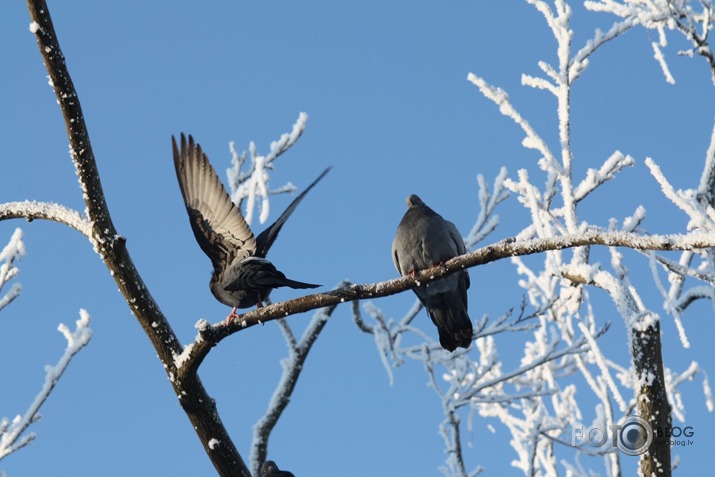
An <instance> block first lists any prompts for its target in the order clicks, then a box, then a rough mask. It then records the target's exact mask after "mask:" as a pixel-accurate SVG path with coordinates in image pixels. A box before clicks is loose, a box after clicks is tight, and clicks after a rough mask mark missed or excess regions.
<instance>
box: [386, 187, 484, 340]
mask: <svg viewBox="0 0 715 477" xmlns="http://www.w3.org/2000/svg"><path fill="white" fill-rule="evenodd" d="M466 251H467V250H466V248H465V246H464V240H462V236H461V235H460V234H459V231H458V230H457V227H455V225H454V224H453V223H452V222H450V221H448V220H444V219H443V218H442V216H441V215H439V214H438V213H437V212H435V211H434V210H432V209H430V208H429V207H427V206H426V205H425V203H424V202H422V199H420V198H419V197H417V196H416V195H414V194H413V195H410V196H409V197H407V212H405V215H404V216H403V217H402V220H401V221H400V225H399V226H398V227H397V235H396V236H395V240H393V242H392V260H393V262H394V263H395V268H397V271H398V272H400V275H402V276H407V275H410V276H414V275H415V273H417V272H418V271H420V270H423V269H425V268H430V267H432V266H434V265H437V264H440V263H443V262H446V261H447V260H449V259H450V258H452V257H456V256H457V255H462V254H464V253H466ZM467 288H469V274H468V273H467V271H466V270H463V271H460V272H457V273H453V274H452V275H449V276H447V277H444V278H440V279H439V280H436V281H433V282H431V283H428V284H426V285H420V286H417V287H416V288H414V292H415V294H416V295H417V298H419V300H420V302H422V304H423V305H424V306H425V308H426V309H427V314H429V317H430V318H431V319H432V323H434V324H435V326H437V330H438V331H439V343H440V344H441V345H442V347H443V348H444V349H446V350H449V351H454V350H455V349H456V348H457V347H458V346H460V347H462V348H468V347H469V345H470V343H471V342H472V335H473V333H474V331H473V328H472V321H471V320H470V319H469V315H468V314H467Z"/></svg>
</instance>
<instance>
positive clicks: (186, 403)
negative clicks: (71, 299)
mask: <svg viewBox="0 0 715 477" xmlns="http://www.w3.org/2000/svg"><path fill="white" fill-rule="evenodd" d="M27 6H28V9H29V11H30V17H31V19H32V23H31V25H30V29H31V31H32V32H33V33H34V34H35V37H36V39H37V45H38V47H39V49H40V54H41V55H42V58H43V60H44V62H45V67H46V69H47V72H48V74H49V77H50V84H51V85H52V87H53V89H54V92H55V96H56V97H57V101H58V102H59V104H60V109H61V110H62V116H63V118H64V121H65V126H66V129H67V136H68V138H69V142H70V152H71V155H72V161H73V162H74V165H75V168H76V171H77V177H78V179H79V183H80V187H81V189H82V196H83V197H84V199H85V204H86V207H87V216H88V219H89V221H90V223H91V235H90V237H89V238H90V241H91V242H92V243H93V245H94V248H95V250H96V251H97V252H98V253H99V254H100V256H101V257H102V260H103V261H104V263H105V264H106V265H107V268H109V270H110V271H111V272H112V276H113V277H114V279H115V281H116V282H117V285H118V286H119V289H120V291H121V292H122V294H123V295H124V298H125V300H126V301H127V303H129V304H131V310H132V312H133V313H134V316H135V317H136V318H137V320H138V321H139V323H140V324H141V326H142V328H143V329H144V332H145V333H146V335H147V337H148V338H149V340H150V341H151V342H152V344H153V345H154V349H155V350H156V352H157V354H158V355H159V359H160V360H161V362H162V363H163V365H164V369H165V370H166V372H167V374H168V375H169V379H170V382H171V384H172V386H173V387H174V391H175V392H176V395H177V396H178V397H179V402H180V403H181V405H182V407H183V409H184V411H185V412H186V414H187V416H188V417H189V419H190V420H191V423H192V426H193V427H194V429H195V430H196V433H197V434H198V436H199V439H200V440H201V443H202V444H203V446H204V449H205V451H206V453H207V454H208V456H209V458H210V459H211V461H212V463H213V464H214V466H215V467H216V470H217V471H218V473H219V475H222V476H238V475H240V476H243V477H250V473H249V471H248V468H247V467H246V464H245V463H244V462H243V459H241V456H240V455H239V453H238V451H237V450H236V448H235V446H234V445H233V442H232V441H231V439H230V438H229V436H228V433H227V432H226V428H225V427H224V425H223V423H222V422H221V419H220V417H219V415H218V412H217V411H216V405H215V403H214V401H213V399H211V397H210V396H209V395H208V393H207V392H206V390H205V389H204V387H203V385H202V383H201V380H200V379H199V377H198V375H197V374H196V373H189V374H186V373H184V374H183V375H182V376H178V375H177V373H176V365H175V364H174V356H177V355H179V354H180V353H181V346H180V344H179V340H178V338H177V337H176V335H175V334H174V331H173V330H172V329H171V326H170V325H169V322H168V321H167V320H166V318H165V317H164V315H163V314H162V312H161V310H160V309H159V306H158V305H157V304H156V302H155V301H154V298H153V297H152V296H151V294H150V293H149V291H148V290H147V288H146V286H145V285H144V281H143V280H142V277H141V276H140V275H139V272H138V271H137V269H136V267H135V266H134V263H133V261H132V259H131V257H130V256H129V253H128V252H127V249H126V246H125V242H126V241H125V239H124V238H123V237H121V236H120V235H119V234H118V233H117V231H116V229H115V227H114V224H113V223H112V219H111V215H110V213H109V209H108V207H107V203H106V201H105V198H104V192H103V190H102V183H101V181H100V179H99V172H98V170H97V164H96V161H95V157H94V153H93V151H92V145H91V142H90V139H89V132H88V130H87V125H86V123H85V121H84V115H83V114H82V108H81V106H80V102H79V97H78V95H77V91H76V90H75V88H74V84H73V82H72V78H71V77H70V74H69V71H68V69H67V65H66V63H65V58H64V55H63V54H62V51H61V49H60V45H59V42H58V39H57V35H56V33H55V29H54V25H53V23H52V18H51V17H50V12H49V9H48V7H47V3H46V2H45V1H44V0H28V1H27ZM23 216H24V217H26V218H37V217H38V216H37V215H35V214H28V215H23ZM6 218H7V217H6ZM42 218H50V219H53V218H54V217H49V216H48V217H42Z"/></svg>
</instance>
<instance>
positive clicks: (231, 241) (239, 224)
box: [171, 133, 256, 270]
mask: <svg viewBox="0 0 715 477" xmlns="http://www.w3.org/2000/svg"><path fill="white" fill-rule="evenodd" d="M171 143H172V146H173V152H174V167H175V168H176V177H177V178H178V179H179V187H180V188H181V195H182V196H183V197H184V203H185V204H186V210H187V212H188V213H189V221H190V222H191V229H192V230H193V232H194V236H195V237H196V241H197V242H198V243H199V246H200V247H201V250H203V251H204V253H205V254H206V255H208V257H209V258H210V259H211V263H212V264H213V267H214V269H215V270H224V269H225V268H226V267H227V266H229V265H230V264H231V263H232V262H234V261H235V260H242V259H244V258H247V257H249V256H251V255H253V254H254V253H255V252H256V239H255V238H254V236H253V232H251V229H250V227H249V226H248V224H247V223H246V221H245V220H244V218H243V216H242V215H241V212H240V211H239V210H238V208H237V207H236V205H235V204H234V203H233V202H232V201H231V198H230V197H229V195H228V193H227V192H226V189H225V188H224V187H223V184H222V183H221V180H220V179H219V178H218V175H217V174H216V171H215V170H214V168H213V167H212V166H211V163H209V160H208V158H207V157H206V154H204V153H203V151H202V150H201V146H200V145H199V144H197V143H194V138H193V137H191V135H189V140H188V143H187V141H186V137H185V136H184V134H183V133H182V134H181V149H179V148H177V146H176V139H175V138H174V137H172V138H171Z"/></svg>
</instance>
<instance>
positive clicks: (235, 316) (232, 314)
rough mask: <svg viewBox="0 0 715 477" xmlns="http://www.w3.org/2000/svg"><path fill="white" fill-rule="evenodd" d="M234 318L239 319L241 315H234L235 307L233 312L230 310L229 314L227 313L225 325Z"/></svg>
mask: <svg viewBox="0 0 715 477" xmlns="http://www.w3.org/2000/svg"><path fill="white" fill-rule="evenodd" d="M234 318H241V315H239V314H238V313H236V307H234V308H233V310H231V313H229V314H228V316H227V317H226V324H227V325H228V324H229V323H231V320H233V319H234Z"/></svg>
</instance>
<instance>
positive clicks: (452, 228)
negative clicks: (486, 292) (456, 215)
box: [445, 220, 470, 293]
mask: <svg viewBox="0 0 715 477" xmlns="http://www.w3.org/2000/svg"><path fill="white" fill-rule="evenodd" d="M445 223H446V224H447V230H448V231H449V236H450V237H451V238H452V241H453V242H454V246H455V247H456V248H457V255H464V254H465V253H467V247H466V246H465V245H464V239H463V238H462V234H460V233H459V230H458V229H457V226H456V225H454V224H453V223H452V222H450V221H449V220H445ZM455 256H456V255H455ZM469 285H470V283H469V272H467V271H466V270H465V271H464V274H463V278H460V280H459V286H460V288H461V289H462V290H461V291H462V292H463V293H466V291H467V288H469Z"/></svg>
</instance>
